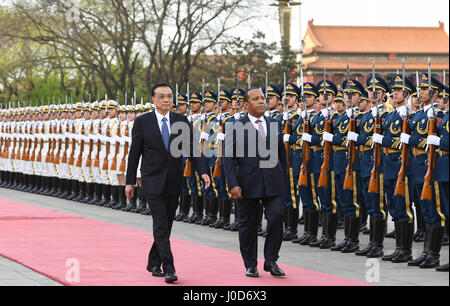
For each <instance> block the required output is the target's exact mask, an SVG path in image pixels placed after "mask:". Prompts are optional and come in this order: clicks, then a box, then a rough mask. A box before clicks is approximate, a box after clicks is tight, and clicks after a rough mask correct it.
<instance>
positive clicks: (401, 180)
mask: <svg viewBox="0 0 450 306" xmlns="http://www.w3.org/2000/svg"><path fill="white" fill-rule="evenodd" d="M402 75H403V76H402V78H403V84H402V87H403V98H404V101H405V106H406V118H405V119H404V120H403V122H402V133H405V134H408V135H409V132H410V131H409V124H410V123H409V122H410V119H409V107H408V105H407V104H406V97H407V96H408V95H407V93H406V91H405V59H403V73H402ZM408 162H409V147H408V145H406V144H403V146H402V165H401V167H400V171H399V172H398V176H397V184H396V185H395V191H394V195H396V196H403V197H404V196H405V195H406V193H407V192H409V191H408V190H406V180H405V177H406V169H407V167H408Z"/></svg>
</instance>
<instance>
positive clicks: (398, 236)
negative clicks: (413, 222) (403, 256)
mask: <svg viewBox="0 0 450 306" xmlns="http://www.w3.org/2000/svg"><path fill="white" fill-rule="evenodd" d="M394 227H395V229H394V231H395V251H394V252H393V253H392V254H389V255H386V256H384V257H383V258H381V260H383V261H392V259H394V258H395V257H397V256H398V255H399V254H400V250H401V249H402V248H403V245H402V242H403V241H402V227H401V224H400V222H394Z"/></svg>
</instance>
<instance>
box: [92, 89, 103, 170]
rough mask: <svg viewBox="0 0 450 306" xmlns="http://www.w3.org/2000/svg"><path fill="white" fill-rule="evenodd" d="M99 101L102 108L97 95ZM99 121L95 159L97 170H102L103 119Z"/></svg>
mask: <svg viewBox="0 0 450 306" xmlns="http://www.w3.org/2000/svg"><path fill="white" fill-rule="evenodd" d="M97 101H98V103H99V106H100V97H99V95H98V93H97ZM97 120H98V128H97V136H98V139H97V155H95V159H94V167H96V168H100V151H101V149H102V141H101V140H100V136H101V135H102V120H101V119H97Z"/></svg>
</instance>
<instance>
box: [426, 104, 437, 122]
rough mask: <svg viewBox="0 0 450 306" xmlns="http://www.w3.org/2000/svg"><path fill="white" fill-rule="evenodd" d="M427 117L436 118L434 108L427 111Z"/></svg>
mask: <svg viewBox="0 0 450 306" xmlns="http://www.w3.org/2000/svg"><path fill="white" fill-rule="evenodd" d="M427 117H428V118H429V119H434V118H435V117H436V116H435V115H434V111H433V108H432V107H430V108H429V109H428V111H427Z"/></svg>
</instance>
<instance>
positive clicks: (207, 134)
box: [196, 90, 219, 225]
mask: <svg viewBox="0 0 450 306" xmlns="http://www.w3.org/2000/svg"><path fill="white" fill-rule="evenodd" d="M203 103H204V110H205V114H204V118H202V120H203V128H202V133H201V140H203V142H202V143H203V152H204V155H205V159H206V164H207V165H208V167H209V175H210V177H211V178H213V171H214V166H215V163H216V156H217V151H216V146H215V137H216V134H217V132H218V131H219V121H218V120H217V117H216V115H215V109H216V106H217V94H216V93H215V92H214V91H212V90H206V91H205V92H204V94H203ZM217 199H218V191H217V188H216V184H215V181H214V180H212V181H211V185H210V186H209V188H208V189H203V200H204V207H205V214H204V218H203V219H202V220H199V221H197V222H196V224H200V225H210V224H212V223H214V222H216V221H217V213H218V201H217Z"/></svg>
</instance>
